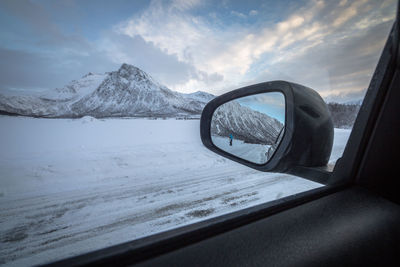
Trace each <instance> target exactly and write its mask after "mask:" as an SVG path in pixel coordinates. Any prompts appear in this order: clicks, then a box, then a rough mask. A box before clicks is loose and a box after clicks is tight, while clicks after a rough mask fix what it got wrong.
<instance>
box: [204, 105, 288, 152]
mask: <svg viewBox="0 0 400 267" xmlns="http://www.w3.org/2000/svg"><path fill="white" fill-rule="evenodd" d="M282 128H283V124H282V123H281V122H279V121H278V120H276V119H274V118H272V117H270V116H268V115H266V114H264V113H261V112H258V111H255V110H252V109H250V108H248V107H244V106H242V105H240V104H239V103H238V102H236V101H231V102H227V103H225V104H223V105H222V106H220V107H219V108H218V109H217V110H216V111H215V112H214V115H213V118H212V121H211V134H213V135H219V136H224V137H228V136H229V135H230V134H233V136H234V138H235V139H240V140H243V141H245V142H247V143H256V144H264V145H272V144H274V143H275V141H276V138H277V137H278V134H279V132H280V130H281V129H282Z"/></svg>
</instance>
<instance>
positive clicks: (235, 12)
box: [231, 10, 247, 19]
mask: <svg viewBox="0 0 400 267" xmlns="http://www.w3.org/2000/svg"><path fill="white" fill-rule="evenodd" d="M231 15H233V16H235V17H238V18H241V19H245V18H247V16H246V15H245V14H243V13H240V12H237V11H234V10H232V11H231Z"/></svg>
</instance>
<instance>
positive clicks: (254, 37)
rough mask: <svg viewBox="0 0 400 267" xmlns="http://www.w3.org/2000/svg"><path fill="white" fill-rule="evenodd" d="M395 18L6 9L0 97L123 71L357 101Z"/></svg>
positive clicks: (126, 6)
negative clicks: (295, 89) (263, 85)
mask: <svg viewBox="0 0 400 267" xmlns="http://www.w3.org/2000/svg"><path fill="white" fill-rule="evenodd" d="M395 10H396V1H395V0H382V1H381V0H380V1H377V0H357V1H350V0H338V1H334V0H329V1H328V0H281V1H268V0H264V1H233V0H222V1H211V0H169V1H161V0H153V1H144V0H135V1H128V0H115V1H107V0H85V1H83V0H82V1H78V0H76V1H75V0H58V1H53V0H30V1H28V0H2V1H0V32H1V33H2V34H1V36H0V58H1V60H0V93H1V92H6V91H8V92H9V91H11V92H18V91H19V92H21V91H22V92H25V91H30V92H38V91H42V90H47V89H52V88H57V87H63V86H64V85H66V84H67V83H68V82H70V81H71V80H74V79H79V78H80V77H82V76H83V75H85V74H86V73H88V72H98V73H104V72H109V71H115V70H118V68H119V67H120V65H121V64H122V63H128V64H132V65H135V66H137V67H139V68H141V69H143V70H144V71H145V72H147V73H149V74H150V75H151V76H152V77H153V78H155V79H156V80H158V81H159V82H160V83H162V84H164V85H166V86H167V87H169V88H170V89H173V90H176V91H180V92H185V93H189V92H195V91H198V90H201V91H206V92H209V93H213V94H216V95H219V94H222V93H225V92H228V91H230V90H233V89H237V88H240V87H243V86H247V85H251V84H255V83H259V82H266V81H272V80H287V81H291V82H296V83H300V84H302V85H305V86H308V87H310V88H313V89H315V90H317V91H318V92H319V93H320V94H321V96H322V97H323V98H325V99H326V100H327V101H337V102H346V101H352V100H358V99H360V98H362V97H363V96H364V94H365V91H366V88H367V87H368V84H369V80H370V78H371V76H372V73H373V71H374V69H375V66H376V64H377V62H378V59H379V55H380V53H381V51H382V49H383V46H384V43H385V40H386V38H387V36H388V33H389V31H390V29H391V26H392V24H393V21H394V16H395Z"/></svg>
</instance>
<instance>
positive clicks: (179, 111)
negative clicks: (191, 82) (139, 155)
mask: <svg viewBox="0 0 400 267" xmlns="http://www.w3.org/2000/svg"><path fill="white" fill-rule="evenodd" d="M212 98H214V96H213V95H211V94H208V93H205V92H201V91H199V92H196V93H191V94H183V93H179V92H175V91H172V90H170V89H168V88H167V87H165V86H163V85H161V84H159V83H158V82H157V81H155V80H154V79H153V78H152V77H151V76H150V75H148V74H147V73H145V72H144V71H142V70H141V69H139V68H137V67H135V66H132V65H128V64H125V63H124V64H122V66H121V67H120V68H119V70H118V71H113V72H108V73H105V74H94V73H88V74H87V75H85V76H83V77H82V78H81V79H79V80H74V81H72V82H70V83H69V84H67V85H66V86H65V87H63V88H56V89H54V90H50V91H48V92H45V93H44V94H42V95H39V96H35V95H30V96H4V95H0V112H2V113H8V114H17V115H26V116H35V117H67V118H74V117H82V116H87V115H89V116H93V117H97V118H101V117H125V116H134V117H137V116H141V117H149V116H181V115H195V114H200V113H201V111H202V110H203V107H204V106H205V105H206V104H207V103H208V102H209V101H210V100H211V99H212Z"/></svg>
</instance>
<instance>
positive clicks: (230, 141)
mask: <svg viewBox="0 0 400 267" xmlns="http://www.w3.org/2000/svg"><path fill="white" fill-rule="evenodd" d="M232 141H233V135H232V134H229V145H230V146H232Z"/></svg>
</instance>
